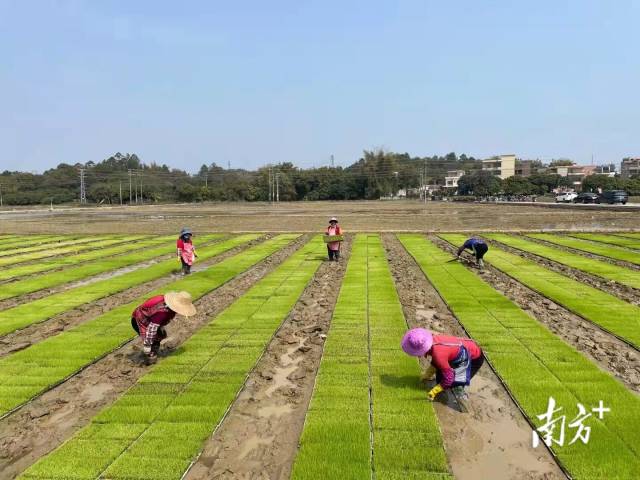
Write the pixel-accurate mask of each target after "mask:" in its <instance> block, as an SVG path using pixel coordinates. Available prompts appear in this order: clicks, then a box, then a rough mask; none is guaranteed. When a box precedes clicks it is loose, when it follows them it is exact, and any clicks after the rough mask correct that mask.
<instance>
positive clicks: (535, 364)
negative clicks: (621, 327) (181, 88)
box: [398, 235, 640, 479]
mask: <svg viewBox="0 0 640 480" xmlns="http://www.w3.org/2000/svg"><path fill="white" fill-rule="evenodd" d="M398 237H399V239H400V241H401V242H402V244H403V245H404V246H405V248H406V249H407V251H408V252H409V253H410V254H411V255H412V256H413V257H414V258H415V260H416V262H417V263H418V264H419V265H420V267H421V269H422V270H423V272H424V273H425V275H426V276H427V278H428V279H429V281H430V282H431V283H432V284H433V285H434V287H435V288H436V289H437V290H438V292H439V293H440V295H441V296H442V298H443V299H444V300H445V301H446V302H447V304H448V305H449V306H450V307H451V308H452V310H453V311H454V313H455V314H456V316H457V317H458V319H459V320H460V322H461V323H462V324H463V325H464V327H465V329H466V330H467V332H469V334H470V335H471V336H472V338H474V339H475V340H477V341H478V342H479V344H480V346H481V347H482V348H483V350H484V353H485V355H486V357H487V359H488V360H489V361H490V362H491V366H492V367H493V368H494V369H495V370H496V372H497V373H498V375H499V376H500V378H501V379H502V381H503V382H504V383H505V384H506V386H507V387H508V388H509V390H510V392H511V393H512V394H513V395H514V397H515V399H516V401H517V402H518V404H519V405H520V407H521V408H522V409H523V411H524V412H525V413H526V415H527V416H528V417H529V418H530V420H531V421H532V422H533V423H534V424H535V425H539V426H540V425H541V422H540V420H539V419H538V417H537V415H541V414H543V413H544V412H545V411H546V409H547V405H548V400H549V397H550V396H552V397H554V398H555V400H556V402H557V405H558V406H560V407H562V408H563V410H564V413H566V415H567V421H568V422H570V421H571V420H572V418H573V417H574V416H575V415H576V414H577V412H578V410H577V404H578V403H581V404H582V405H584V406H585V407H586V408H587V409H591V408H593V407H596V406H598V405H599V401H601V400H602V401H603V402H604V404H605V406H606V407H607V408H610V409H611V411H610V412H609V413H608V414H607V415H606V416H605V417H604V418H603V419H599V418H597V417H596V416H595V415H594V416H593V417H591V418H589V422H588V426H589V427H590V428H591V436H590V440H589V442H588V443H587V444H584V443H582V442H581V441H577V442H576V443H573V444H572V445H568V443H569V440H567V441H566V442H565V444H564V446H562V447H560V446H557V445H554V446H553V449H554V451H555V453H556V455H557V456H558V458H559V459H560V461H561V462H562V464H563V465H564V466H565V467H566V468H567V469H568V470H569V472H570V473H571V475H572V477H573V478H585V479H591V478H616V479H632V478H636V477H637V472H638V469H639V468H640V458H639V456H640V418H639V417H638V415H637V412H638V411H640V399H639V398H638V397H637V396H636V395H635V394H634V393H632V392H631V391H629V390H628V389H626V388H625V386H624V385H622V384H621V383H620V382H619V381H617V380H616V379H615V378H614V377H613V376H611V375H610V374H608V373H606V372H604V371H602V370H600V369H599V368H598V367H597V366H596V365H595V364H594V363H592V362H591V361H590V360H588V359H587V358H585V357H584V356H582V355H581V354H580V353H579V352H576V351H575V349H573V348H572V347H571V346H569V345H567V344H566V343H564V342H563V341H562V340H561V339H560V338H558V337H557V336H555V335H554V334H553V333H552V332H550V331H549V330H548V329H547V328H546V327H544V326H543V325H541V324H540V323H538V322H537V321H536V320H535V319H534V318H533V317H531V316H529V315H528V314H527V313H525V312H524V311H523V310H521V309H520V308H518V306H517V305H515V304H514V303H512V302H511V301H509V300H508V299H506V297H504V296H503V295H501V294H500V293H499V292H497V291H496V290H494V289H493V288H491V286H490V285H488V284H487V283H485V282H484V281H483V280H482V278H481V277H480V276H478V275H476V274H474V273H473V272H472V271H470V270H469V269H467V268H466V267H464V266H463V265H462V264H461V263H458V262H453V263H452V262H450V260H451V258H452V256H451V255H450V254H448V253H446V252H444V251H443V250H441V249H439V248H438V247H437V246H435V245H434V244H433V243H431V242H430V241H428V240H427V239H426V238H425V237H423V236H421V235H398ZM446 238H448V239H450V240H451V241H456V242H458V241H459V240H460V239H459V238H458V237H453V236H446ZM490 255H491V256H490V258H491V259H492V260H493V259H494V256H495V255H496V249H495V248H493V249H492V250H491V251H490ZM459 299H466V300H467V301H469V300H470V299H477V300H478V304H479V305H480V303H479V299H494V300H496V304H498V305H501V307H500V315H493V311H492V307H490V306H489V307H484V306H480V307H479V309H478V310H475V309H467V308H466V307H467V305H465V307H464V308H457V302H458V301H459ZM502 299H505V300H502ZM490 304H491V303H490ZM480 309H484V313H483V314H482V315H478V314H477V312H478V311H480ZM507 310H510V313H509V314H508V315H506V313H507V312H506V311H507ZM507 318H508V320H509V321H508V322H506V321H505V319H507ZM496 337H498V338H499V339H501V341H496ZM507 340H510V342H511V344H510V345H509V346H508V347H506V343H505V342H506V341H507ZM574 375H575V377H574ZM574 433H575V432H574V431H570V432H568V433H567V435H569V434H571V435H572V436H573V434H574ZM409 478H410V477H409Z"/></svg>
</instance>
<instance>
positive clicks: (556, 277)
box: [440, 234, 640, 349]
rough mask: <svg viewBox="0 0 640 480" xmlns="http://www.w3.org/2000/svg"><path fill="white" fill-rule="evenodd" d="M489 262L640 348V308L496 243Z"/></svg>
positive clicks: (455, 240)
mask: <svg viewBox="0 0 640 480" xmlns="http://www.w3.org/2000/svg"><path fill="white" fill-rule="evenodd" d="M440 237H441V238H443V239H444V240H446V241H448V242H450V243H452V244H454V245H458V244H461V242H463V241H464V236H463V235H457V234H450V235H440ZM485 261H488V262H489V263H491V265H493V266H494V267H496V268H497V269H498V270H500V271H502V272H504V273H506V274H507V275H509V276H510V277H512V278H514V279H516V280H517V281H519V282H521V283H523V284H524V285H526V286H527V287H529V288H531V289H532V290H535V291H536V292H538V293H540V294H541V295H543V296H545V297H547V298H549V299H551V300H553V301H554V302H556V303H559V304H560V305H562V306H564V307H565V308H566V309H568V310H571V311H572V312H573V313H575V314H577V315H580V316H581V317H582V318H584V319H585V320H589V321H590V322H592V323H594V324H596V325H598V326H599V327H600V328H602V329H604V330H606V331H607V332H610V333H612V334H614V335H616V336H617V337H618V338H620V339H621V340H623V341H625V342H627V343H629V344H630V345H631V346H633V347H634V348H635V349H638V348H639V347H640V307H637V306H636V305H633V304H631V303H627V302H625V301H624V300H621V299H619V298H617V297H615V296H613V295H611V294H609V293H606V292H603V291H602V290H598V289H597V288H594V287H591V286H589V285H585V284H584V283H580V282H578V281H577V280H573V279H572V278H569V277H566V276H564V275H562V274H560V273H556V272H554V271H552V270H549V269H547V268H544V267H542V266H540V265H538V264H536V263H535V262H533V261H531V260H527V259H525V258H522V257H520V256H518V255H513V254H511V253H508V252H505V251H504V250H501V249H500V248H498V247H496V246H495V245H492V248H491V250H490V251H489V253H488V254H487V255H486V256H485Z"/></svg>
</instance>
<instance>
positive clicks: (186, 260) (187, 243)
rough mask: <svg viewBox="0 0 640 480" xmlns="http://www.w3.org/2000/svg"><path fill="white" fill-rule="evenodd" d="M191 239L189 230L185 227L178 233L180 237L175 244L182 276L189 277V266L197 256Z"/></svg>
mask: <svg viewBox="0 0 640 480" xmlns="http://www.w3.org/2000/svg"><path fill="white" fill-rule="evenodd" d="M192 237H193V234H192V233H191V230H190V229H188V228H186V227H185V228H183V229H182V230H181V231H180V236H179V237H178V241H177V242H176V247H177V250H178V258H179V259H180V263H181V264H182V274H183V275H189V274H190V273H191V265H193V262H194V261H195V259H196V257H197V256H198V254H197V253H196V247H194V246H193V241H192V240H191V238H192Z"/></svg>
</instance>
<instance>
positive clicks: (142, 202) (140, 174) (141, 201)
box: [138, 172, 144, 205]
mask: <svg viewBox="0 0 640 480" xmlns="http://www.w3.org/2000/svg"><path fill="white" fill-rule="evenodd" d="M138 175H139V176H140V204H141V205H144V196H143V195H142V172H138Z"/></svg>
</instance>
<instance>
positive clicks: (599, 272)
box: [485, 233, 640, 289]
mask: <svg viewBox="0 0 640 480" xmlns="http://www.w3.org/2000/svg"><path fill="white" fill-rule="evenodd" d="M485 237H487V238H489V239H491V240H496V241H498V242H500V243H503V244H505V245H507V246H509V247H512V248H515V249H518V250H522V251H523V252H527V253H532V254H534V255H537V256H539V257H542V258H546V259H549V260H552V261H554V262H557V263H560V264H562V265H566V266H568V267H571V268H575V269H576V270H580V271H582V272H585V273H589V274H591V275H595V276H597V277H601V278H605V279H607V280H613V281H615V282H618V283H620V284H622V285H627V286H629V287H633V288H637V289H640V272H638V271H636V270H632V269H630V268H625V267H620V266H618V265H615V264H613V263H609V262H605V261H601V260H595V259H593V258H589V257H585V256H583V255H578V254H576V253H571V252H567V251H565V250H561V249H558V248H554V247H551V246H548V245H547V244H542V243H538V242H532V241H530V240H526V239H524V238H522V237H515V236H513V235H505V234H502V233H494V234H487V235H485Z"/></svg>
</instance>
